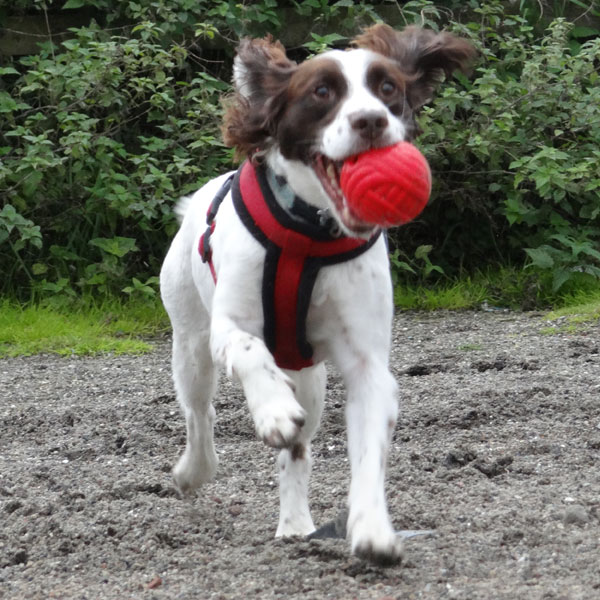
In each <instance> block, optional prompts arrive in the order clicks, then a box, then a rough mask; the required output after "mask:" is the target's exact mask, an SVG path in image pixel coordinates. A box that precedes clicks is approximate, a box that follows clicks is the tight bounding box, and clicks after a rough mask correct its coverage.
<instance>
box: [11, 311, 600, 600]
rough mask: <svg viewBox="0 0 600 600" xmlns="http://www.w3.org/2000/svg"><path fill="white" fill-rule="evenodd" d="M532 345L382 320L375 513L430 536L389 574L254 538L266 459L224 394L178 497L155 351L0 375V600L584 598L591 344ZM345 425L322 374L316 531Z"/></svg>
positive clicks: (586, 335)
mask: <svg viewBox="0 0 600 600" xmlns="http://www.w3.org/2000/svg"><path fill="white" fill-rule="evenodd" d="M555 325H558V324H555ZM547 327H548V323H547V322H545V321H543V320H542V318H541V317H540V315H536V314H532V313H508V312H507V313H504V312H498V313H488V312H476V313H474V312H464V313H434V314H427V315H423V314H400V315H398V317H397V319H396V322H395V328H394V339H395V343H394V353H393V356H392V368H393V371H394V373H395V374H396V376H397V378H398V381H399V383H400V389H401V404H402V410H401V418H400V420H399V424H398V427H397V429H396V432H395V436H394V444H393V449H392V452H391V455H390V466H389V473H388V497H389V504H390V512H391V514H392V516H393V519H394V523H395V526H396V527H397V528H398V529H431V530H434V533H433V534H432V535H429V536H422V537H415V538H412V539H409V540H407V542H406V559H405V561H404V564H403V565H402V566H398V567H390V568H382V567H377V566H372V565H370V564H368V563H365V562H362V561H361V560H359V559H356V558H353V557H351V556H350V555H349V551H348V547H347V544H346V542H345V541H343V540H336V539H328V540H311V541H307V540H303V539H288V540H275V539H274V538H273V535H274V532H275V528H276V525H277V509H278V497H277V481H276V468H275V452H274V451H273V450H271V449H268V448H266V447H264V446H263V445H262V444H261V443H260V442H258V441H257V440H256V438H255V435H254V432H253V428H252V423H251V422H250V418H249V415H248V413H247V410H246V408H245V405H244V400H243V397H242V395H241V393H240V390H239V388H238V387H237V386H234V385H231V384H229V383H227V382H223V386H222V387H221V390H220V393H219V396H218V398H217V400H216V408H217V414H218V421H217V425H216V441H217V446H218V453H219V456H220V466H219V475H218V478H217V480H216V481H215V482H213V483H211V484H209V485H206V486H205V488H204V489H203V491H202V493H201V494H200V495H199V496H198V497H197V498H195V499H193V500H182V499H180V498H179V497H178V496H177V494H176V492H175V490H174V489H173V486H172V484H171V478H170V469H171V466H172V464H173V462H174V461H175V459H176V457H177V456H178V454H179V452H180V451H181V450H182V449H183V446H184V422H183V417H182V416H181V415H180V413H179V408H178V406H177V404H176V402H175V399H174V395H173V391H172V385H171V381H170V369H169V360H170V357H169V355H170V352H169V346H168V341H167V340H165V341H158V342H157V343H156V350H155V351H154V352H153V353H151V354H149V355H146V356H142V357H130V356H118V357H114V356H106V357H102V358H70V359H65V358H58V357H54V356H35V357H30V358H16V359H7V360H2V361H0V424H1V429H0V598H2V599H5V598H6V599H10V600H15V599H27V600H34V599H42V598H43V599H47V598H65V599H66V598H87V599H90V600H102V599H108V598H111V599H112V598H115V599H120V600H122V599H129V598H148V599H163V598H164V599H175V598H180V599H188V598H189V599H204V598H215V599H230V598H252V597H254V598H285V599H288V598H297V599H300V598H302V599H322V598H337V599H354V598H357V599H363V598H365V599H366V598H369V599H370V598H372V599H376V600H390V599H392V598H398V599H400V598H402V599H409V598H426V599H438V598H458V599H494V598H505V599H510V600H516V599H519V600H520V599H530V598H532V599H537V598H539V599H585V600H589V599H592V598H600V535H599V534H600V524H599V519H600V471H599V469H598V465H599V463H600V461H599V452H600V402H599V400H600V354H599V348H600V325H598V324H596V325H593V326H590V327H588V328H587V329H585V330H584V331H580V332H576V333H565V332H562V333H561V332H560V331H559V329H560V328H559V327H556V331H557V332H556V333H554V334H553V335H549V334H547V333H546V332H543V329H544V328H547ZM343 404H344V398H343V388H342V386H341V383H340V380H339V378H338V377H337V376H336V374H335V373H333V374H331V375H330V378H329V395H328V405H327V407H326V412H325V415H324V418H323V423H322V427H321V430H320V432H319V434H318V436H317V439H316V443H315V447H314V454H315V464H314V472H313V480H312V487H311V498H312V507H313V517H314V519H315V522H316V523H317V524H318V525H322V524H325V523H326V522H328V521H330V520H332V519H334V518H335V517H336V515H337V514H338V513H339V511H340V510H341V509H343V507H344V502H345V497H346V490H347V486H348V463H347V460H346V447H345V434H344V431H345V428H344V423H343Z"/></svg>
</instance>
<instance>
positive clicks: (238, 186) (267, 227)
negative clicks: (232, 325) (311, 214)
mask: <svg viewBox="0 0 600 600" xmlns="http://www.w3.org/2000/svg"><path fill="white" fill-rule="evenodd" d="M231 192H232V198H233V204H234V206H235V209H236V211H237V213H238V216H239V217H240V219H241V220H242V222H243V223H244V225H245V226H246V227H247V229H248V230H249V231H250V233H251V234H252V235H253V236H254V237H255V238H256V239H257V240H258V241H259V242H260V243H261V244H262V245H263V246H264V247H265V249H266V257H265V265H264V271H263V284H262V301H263V315H264V323H265V325H264V336H265V343H266V344H267V347H268V348H269V350H270V351H271V352H272V353H273V356H274V357H275V361H276V363H277V365H278V366H279V367H281V368H284V369H292V370H300V369H303V368H305V367H309V366H311V365H312V364H313V360H312V355H313V350H312V347H311V346H310V344H309V343H308V341H307V339H306V316H307V313H308V307H309V304H310V297H311V294H312V289H313V286H314V283H315V280H316V278H317V275H318V273H319V270H320V268H321V267H323V266H327V265H332V264H336V263H339V262H343V261H346V260H351V259H352V258H355V257H356V256H358V255H360V254H362V253H363V252H365V251H366V250H368V249H369V248H370V247H371V246H372V245H373V244H374V243H375V241H376V240H377V239H378V237H379V232H378V233H376V234H375V235H374V236H373V237H372V238H371V239H369V240H363V239H356V238H348V237H334V236H333V235H331V233H329V231H328V230H326V229H324V228H323V227H322V226H319V225H315V224H311V223H306V222H302V221H298V220H296V219H294V218H293V217H291V216H290V215H289V214H288V213H287V212H286V211H285V210H284V209H283V208H282V207H281V206H280V204H279V203H278V202H277V201H276V199H275V198H274V196H273V193H272V191H271V189H270V187H269V185H268V183H267V180H266V177H265V172H264V169H263V168H261V167H256V168H255V167H254V166H253V165H252V164H251V163H250V162H248V161H247V162H245V163H244V164H243V165H242V166H241V167H240V169H239V171H238V172H237V173H236V175H235V177H234V180H233V183H232V186H231ZM213 228H214V221H213ZM209 230H210V231H212V230H211V229H210V224H209ZM209 230H207V232H206V233H205V235H204V236H203V238H204V237H205V236H207V234H208V235H210V233H209ZM205 245H206V241H205V240H203V239H201V240H200V252H201V254H202V252H203V251H205ZM203 249H204V250H203ZM208 255H209V258H208V259H207V262H209V265H210V264H211V262H212V261H211V260H210V251H209V252H208ZM211 271H212V272H213V276H214V277H215V275H214V268H213V267H212V266H211ZM215 279H216V277H215Z"/></svg>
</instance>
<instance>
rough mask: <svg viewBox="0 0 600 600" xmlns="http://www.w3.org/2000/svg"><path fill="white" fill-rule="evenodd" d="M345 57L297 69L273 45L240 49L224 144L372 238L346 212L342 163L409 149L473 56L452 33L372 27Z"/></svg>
mask: <svg viewBox="0 0 600 600" xmlns="http://www.w3.org/2000/svg"><path fill="white" fill-rule="evenodd" d="M353 46H354V48H353V49H351V50H349V51H340V50H332V51H329V52H325V53H323V54H320V55H318V56H316V57H313V58H311V59H309V60H307V61H305V62H303V63H301V64H296V63H295V62H293V61H291V60H289V59H288V58H287V56H286V53H285V50H284V48H283V46H282V45H281V44H280V43H279V42H276V41H273V40H272V39H271V38H265V39H261V40H250V39H246V40H243V41H242V42H241V44H240V46H239V48H238V52H237V56H236V58H235V63H234V83H235V89H236V94H235V96H234V98H233V101H232V102H231V103H230V105H229V107H228V109H227V111H226V116H225V123H224V129H223V131H224V138H225V142H226V143H227V144H229V145H230V146H233V147H235V148H236V151H237V153H238V155H241V156H250V157H256V156H265V157H266V160H267V161H268V163H269V165H270V166H271V167H272V168H273V169H274V170H276V171H277V172H278V173H279V174H281V175H284V176H285V177H286V178H287V179H288V182H289V183H290V185H291V186H292V188H293V189H294V190H295V191H296V193H298V194H299V195H300V196H302V197H303V198H304V199H305V200H306V201H308V202H312V203H313V204H315V205H317V206H319V207H321V208H328V209H330V210H331V212H332V213H333V215H334V216H335V217H336V219H337V221H338V222H339V224H340V226H341V227H342V229H343V230H344V231H345V232H346V233H348V234H350V235H359V236H365V237H366V236H368V235H370V233H371V232H372V230H373V227H372V226H371V225H367V224H365V223H363V222H361V221H360V220H359V219H357V218H356V217H355V216H354V215H353V214H352V213H351V211H350V210H349V209H348V207H347V205H346V203H345V199H344V197H343V194H342V192H341V190H340V185H339V174H340V169H341V166H342V163H343V161H344V160H345V159H346V158H348V157H349V156H352V155H354V154H358V153H360V152H364V151H366V150H369V149H372V148H379V147H385V146H389V145H392V144H395V143H397V142H400V141H403V140H407V141H410V140H412V139H413V138H414V137H415V136H416V134H417V132H418V130H417V125H416V122H415V115H416V113H417V112H418V110H419V109H420V108H421V107H422V106H423V104H424V103H425V102H427V101H428V100H429V99H430V98H431V96H432V94H433V91H434V88H435V86H436V84H437V83H439V82H440V81H441V79H442V78H443V75H444V74H446V75H449V74H451V73H452V72H453V71H454V70H456V69H460V70H463V71H464V70H465V69H466V68H467V67H468V65H469V63H470V62H471V60H472V59H473V57H474V54H475V50H474V48H473V47H472V46H471V44H469V43H468V42H467V41H465V40H462V39H460V38H457V37H455V36H453V35H451V34H449V33H435V32H433V31H429V30H425V29H420V28H417V27H408V28H406V29H404V30H403V31H402V32H397V31H395V30H394V29H392V28H391V27H389V26H387V25H375V26H373V27H370V28H369V29H367V30H366V31H365V32H364V33H363V34H362V35H360V36H358V37H357V38H356V39H355V40H354V41H353Z"/></svg>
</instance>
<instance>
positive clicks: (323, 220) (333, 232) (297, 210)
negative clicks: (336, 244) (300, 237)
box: [264, 167, 343, 238]
mask: <svg viewBox="0 0 600 600" xmlns="http://www.w3.org/2000/svg"><path fill="white" fill-rule="evenodd" d="M264 180H265V181H266V183H267V185H268V186H269V188H270V189H271V192H272V194H273V198H274V199H275V201H276V202H277V204H279V206H280V207H281V209H282V210H284V211H285V212H286V213H287V214H288V215H289V217H290V218H291V219H293V220H294V221H298V222H299V223H301V224H302V223H303V224H307V225H309V226H311V227H316V228H318V229H321V230H322V231H323V233H324V234H326V235H328V236H330V237H332V238H339V237H342V236H343V232H342V230H341V228H340V226H339V225H338V223H337V221H336V220H335V218H334V217H333V216H332V214H331V212H330V210H329V209H328V208H317V207H316V206H313V205H312V204H309V203H308V202H306V201H305V200H303V199H302V198H300V196H298V195H296V194H295V193H294V190H292V188H291V187H290V185H289V184H288V182H287V179H286V178H285V177H283V175H277V174H276V173H275V171H273V169H271V168H269V167H264Z"/></svg>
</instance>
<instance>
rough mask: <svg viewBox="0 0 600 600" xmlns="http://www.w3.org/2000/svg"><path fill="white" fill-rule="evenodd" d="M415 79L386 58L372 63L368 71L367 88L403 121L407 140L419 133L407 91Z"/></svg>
mask: <svg viewBox="0 0 600 600" xmlns="http://www.w3.org/2000/svg"><path fill="white" fill-rule="evenodd" d="M414 79H415V78H414V76H411V75H407V74H406V73H404V72H403V71H402V70H401V69H400V68H399V67H398V63H396V62H395V61H393V60H390V59H388V58H384V57H381V59H379V60H376V61H374V62H372V63H371V64H370V65H369V68H368V70H367V86H368V87H369V89H370V90H371V92H372V93H373V95H374V96H376V97H377V98H379V100H381V102H383V103H384V104H385V105H386V106H387V108H388V110H389V111H390V112H391V113H392V114H393V115H395V116H396V117H398V118H400V119H402V121H403V123H404V124H405V126H406V129H407V139H412V138H414V137H415V134H416V132H417V124H416V122H415V119H414V111H413V109H412V107H411V105H410V102H409V100H408V97H407V89H408V88H409V86H410V85H411V84H412V83H413V82H414Z"/></svg>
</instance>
